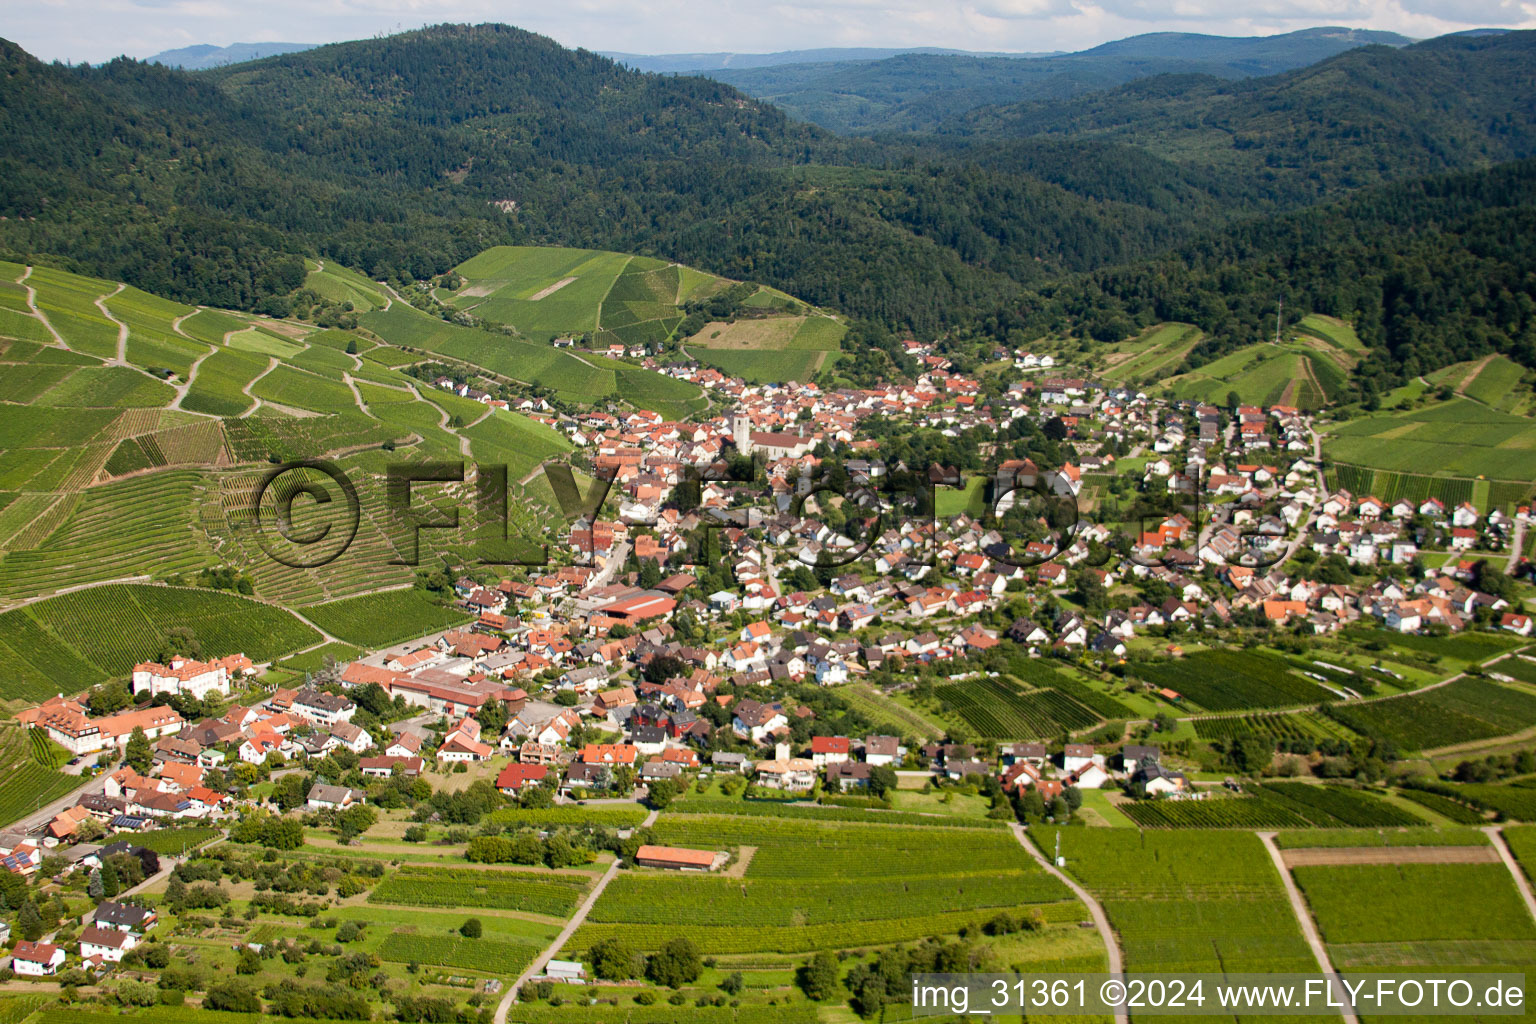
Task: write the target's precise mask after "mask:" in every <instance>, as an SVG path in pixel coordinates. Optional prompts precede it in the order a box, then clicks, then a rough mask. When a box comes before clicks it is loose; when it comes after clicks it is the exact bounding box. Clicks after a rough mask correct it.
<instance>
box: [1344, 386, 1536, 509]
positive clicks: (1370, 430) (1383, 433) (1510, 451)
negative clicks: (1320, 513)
mask: <svg viewBox="0 0 1536 1024" xmlns="http://www.w3.org/2000/svg"><path fill="white" fill-rule="evenodd" d="M1324 451H1325V452H1326V453H1327V454H1328V456H1329V457H1330V458H1332V459H1334V460H1336V461H1338V462H1343V463H1349V464H1352V465H1356V466H1362V467H1369V468H1372V469H1386V470H1394V471H1397V472H1405V473H1419V472H1422V471H1423V470H1424V468H1425V467H1434V468H1435V472H1436V474H1437V475H1445V476H1455V477H1468V478H1470V477H1477V476H1486V477H1489V478H1490V479H1494V480H1508V481H1513V482H1515V483H1518V484H1522V485H1526V490H1527V492H1528V489H1529V487H1528V481H1530V480H1532V479H1536V475H1533V474H1536V421H1533V420H1531V419H1528V418H1526V417H1523V416H1516V415H1513V414H1511V413H1508V412H1504V411H1501V410H1499V409H1497V408H1492V407H1490V406H1487V405H1484V404H1482V403H1480V402H1476V401H1473V400H1472V399H1470V398H1463V397H1453V398H1451V399H1450V400H1449V401H1443V402H1441V401H1436V402H1432V403H1430V404H1428V405H1425V406H1423V407H1422V408H1418V409H1411V410H1407V411H1394V412H1385V411H1384V412H1379V413H1372V414H1368V415H1365V416H1361V417H1359V418H1357V419H1351V420H1347V421H1345V422H1343V423H1340V424H1338V425H1337V426H1335V427H1333V428H1332V429H1331V430H1330V431H1329V433H1328V436H1327V438H1326V439H1325V442H1324ZM1377 497H1382V496H1381V495H1380V494H1378V495H1377ZM1383 500H1386V499H1383Z"/></svg>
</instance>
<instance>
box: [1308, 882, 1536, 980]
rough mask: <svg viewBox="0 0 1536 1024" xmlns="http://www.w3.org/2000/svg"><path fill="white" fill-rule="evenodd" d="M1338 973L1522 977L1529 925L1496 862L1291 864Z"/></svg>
mask: <svg viewBox="0 0 1536 1024" xmlns="http://www.w3.org/2000/svg"><path fill="white" fill-rule="evenodd" d="M1291 874H1292V875H1293V876H1294V877H1295V879H1296V883H1297V885H1298V886H1300V888H1301V890H1302V892H1303V893H1305V895H1306V898H1307V903H1308V904H1309V906H1310V907H1311V910H1312V916H1313V918H1314V919H1315V920H1316V921H1317V926H1318V930H1319V931H1320V932H1321V933H1322V937H1323V941H1324V942H1325V943H1327V946H1328V952H1329V956H1330V958H1331V959H1332V960H1333V962H1334V965H1335V966H1336V967H1338V968H1339V969H1341V970H1345V971H1349V970H1391V969H1393V968H1411V967H1432V968H1434V969H1437V970H1447V969H1449V970H1454V969H1455V968H1457V967H1469V968H1476V969H1479V970H1483V969H1488V968H1495V967H1506V968H1508V969H1511V970H1519V971H1524V970H1526V969H1527V965H1529V964H1531V963H1532V962H1533V960H1532V957H1533V955H1536V925H1533V923H1532V921H1531V915H1530V912H1529V911H1528V910H1527V909H1526V907H1525V905H1524V903H1523V902H1522V901H1521V898H1520V895H1519V893H1518V891H1517V890H1516V888H1515V884H1514V880H1513V879H1512V878H1511V877H1510V874H1509V871H1508V870H1507V869H1506V868H1505V867H1504V865H1503V864H1499V863H1493V864H1418V863H1410V864H1381V865H1377V864H1371V865H1330V866H1305V867H1302V866H1298V867H1295V868H1293V869H1292V870H1291Z"/></svg>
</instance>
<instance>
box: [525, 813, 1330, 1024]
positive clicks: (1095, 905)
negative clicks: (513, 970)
mask: <svg viewBox="0 0 1536 1024" xmlns="http://www.w3.org/2000/svg"><path fill="white" fill-rule="evenodd" d="M1010 827H1011V828H1012V829H1013V837H1014V838H1015V839H1017V840H1018V841H1019V845H1020V846H1022V847H1024V849H1025V850H1027V851H1029V855H1030V856H1031V857H1033V858H1035V860H1036V861H1038V862H1039V864H1040V866H1041V867H1042V868H1044V869H1045V870H1046V871H1047V872H1048V873H1049V874H1051V875H1054V876H1055V877H1056V878H1058V879H1059V880H1060V881H1061V882H1062V884H1064V885H1065V886H1066V887H1067V888H1068V889H1071V890H1072V893H1073V895H1075V896H1076V897H1077V898H1078V899H1080V900H1082V901H1083V905H1084V906H1085V907H1087V908H1088V913H1089V914H1090V915H1091V916H1092V917H1093V926H1094V927H1095V928H1097V929H1098V930H1099V937H1100V938H1101V939H1103V940H1104V953H1105V956H1106V958H1107V959H1108V961H1109V973H1110V974H1121V973H1124V971H1125V966H1124V965H1123V964H1122V962H1121V960H1120V944H1119V943H1118V942H1116V941H1115V930H1114V929H1113V928H1111V927H1110V926H1109V917H1108V915H1106V914H1105V913H1104V908H1103V907H1101V906H1099V901H1098V900H1096V899H1094V898H1093V896H1091V895H1090V894H1089V892H1088V890H1087V889H1084V888H1083V887H1082V886H1080V885H1078V884H1077V883H1076V882H1075V881H1073V880H1072V879H1071V878H1070V877H1069V876H1068V875H1067V873H1066V872H1065V871H1062V870H1061V869H1060V868H1058V867H1057V866H1056V865H1055V864H1052V863H1051V860H1050V858H1049V857H1047V856H1046V855H1045V854H1043V853H1041V852H1040V851H1039V850H1037V849H1036V848H1035V844H1034V843H1032V842H1030V841H1029V837H1028V836H1026V835H1025V833H1024V826H1023V825H1018V824H1015V825H1012V826H1010ZM1129 1020H1130V1017H1129V1016H1128V1015H1127V1014H1126V1012H1125V1010H1124V1008H1123V1007H1122V1008H1121V1009H1120V1010H1119V1011H1118V1012H1116V1014H1115V1024H1128V1022H1129ZM497 1024H503V1022H501V1021H497ZM1351 1024H1353V1022H1351Z"/></svg>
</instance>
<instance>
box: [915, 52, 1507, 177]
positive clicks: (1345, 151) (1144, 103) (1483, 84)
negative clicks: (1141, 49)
mask: <svg viewBox="0 0 1536 1024" xmlns="http://www.w3.org/2000/svg"><path fill="white" fill-rule="evenodd" d="M943 130H944V131H945V132H947V133H950V134H954V135H960V136H966V137H971V138H976V137H982V138H990V139H997V138H1032V137H1040V136H1048V137H1054V138H1063V139H1072V140H1074V141H1081V140H1085V139H1101V140H1107V141H1113V142H1118V143H1125V144H1129V145H1133V146H1136V147H1140V148H1144V149H1146V150H1148V151H1150V152H1152V153H1154V154H1157V155H1158V156H1162V157H1165V158H1167V159H1170V160H1172V161H1174V162H1175V163H1178V164H1181V165H1188V166H1193V167H1198V168H1201V169H1202V170H1205V171H1214V172H1216V173H1218V174H1220V175H1222V176H1224V177H1227V178H1229V179H1232V180H1241V179H1247V180H1249V181H1251V182H1252V188H1253V190H1254V193H1255V195H1254V197H1255V198H1256V199H1264V198H1267V199H1269V200H1271V201H1274V202H1277V203H1292V204H1294V203H1298V202H1304V201H1310V200H1312V199H1314V198H1316V197H1319V196H1324V195H1328V194H1330V193H1334V192H1338V191H1340V190H1344V189H1349V188H1356V187H1359V186H1361V185H1366V184H1371V183H1373V182H1376V181H1382V180H1392V179H1401V178H1406V177H1410V176H1413V175H1419V174H1433V173H1436V172H1440V171H1446V170H1453V169H1456V168H1462V167H1476V166H1487V165H1489V164H1492V163H1495V162H1498V161H1504V160H1516V159H1521V158H1524V157H1527V156H1532V155H1536V32H1509V33H1502V34H1499V35H1486V36H1443V37H1441V38H1438V39H1431V40H1428V41H1426V42H1423V43H1418V44H1415V45H1413V46H1409V47H1403V48H1395V47H1387V46H1370V47H1364V48H1361V49H1357V50H1351V51H1349V52H1347V53H1343V54H1340V55H1339V56H1337V57H1333V58H1331V59H1329V60H1325V61H1322V62H1321V63H1318V64H1316V65H1313V66H1311V67H1307V68H1302V69H1299V70H1296V71H1290V72H1286V73H1284V74H1280V75H1275V76H1272V77H1268V78H1255V79H1248V80H1245V81H1237V82H1232V81H1222V80H1219V79H1215V78H1211V77H1205V76H1188V75H1186V76H1160V77H1157V78H1150V79H1146V80H1144V81H1140V82H1134V83H1132V84H1130V85H1126V86H1124V87H1122V88H1119V89H1115V90H1111V91H1108V92H1100V93H1092V94H1088V95H1085V96H1081V97H1077V98H1075V99H1072V100H1069V101H1066V102H1061V103H1031V104H1018V105H1011V106H999V107H991V108H985V109H981V110H976V111H972V112H971V113H968V114H965V115H962V116H960V117H958V118H955V119H953V120H952V121H950V122H949V123H947V124H946V125H945V126H943Z"/></svg>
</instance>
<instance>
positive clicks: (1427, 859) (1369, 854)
mask: <svg viewBox="0 0 1536 1024" xmlns="http://www.w3.org/2000/svg"><path fill="white" fill-rule="evenodd" d="M1280 858H1281V860H1283V861H1284V862H1285V866H1286V867H1288V868H1295V867H1342V866H1346V865H1349V864H1497V863H1498V861H1499V855H1498V854H1497V853H1496V852H1495V851H1494V849H1493V847H1491V846H1345V847H1331V846H1320V847H1317V848H1315V849H1305V850H1282V851H1280Z"/></svg>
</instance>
